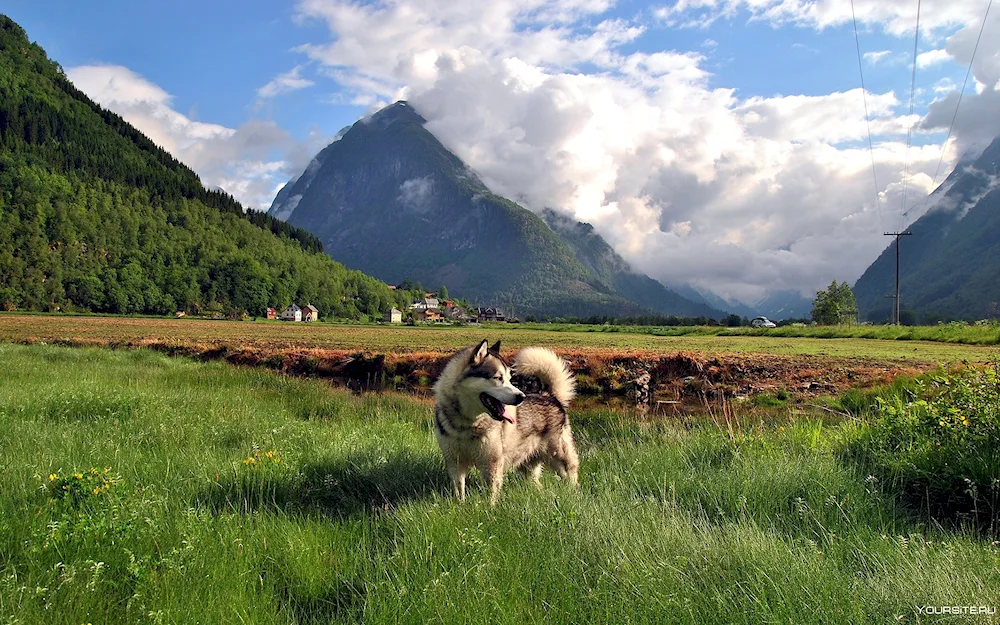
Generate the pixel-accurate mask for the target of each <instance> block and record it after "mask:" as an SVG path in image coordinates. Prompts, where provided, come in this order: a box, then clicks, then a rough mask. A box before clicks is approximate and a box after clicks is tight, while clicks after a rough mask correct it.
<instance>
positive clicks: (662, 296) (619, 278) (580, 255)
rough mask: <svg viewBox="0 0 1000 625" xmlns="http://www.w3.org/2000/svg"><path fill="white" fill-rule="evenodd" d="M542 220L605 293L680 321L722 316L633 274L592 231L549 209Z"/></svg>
mask: <svg viewBox="0 0 1000 625" xmlns="http://www.w3.org/2000/svg"><path fill="white" fill-rule="evenodd" d="M541 217H542V220H543V221H545V223H546V225H548V226H549V228H551V229H552V231H553V232H555V233H556V235H558V236H559V238H560V239H562V240H563V242H565V243H566V244H567V245H569V247H570V249H572V250H573V253H574V255H575V256H576V259H577V260H578V261H580V263H581V264H582V265H583V266H584V267H586V268H587V270H588V271H589V272H590V274H591V275H592V276H593V280H594V281H595V282H596V283H597V284H598V285H600V287H601V288H603V289H604V290H606V291H608V292H612V293H617V294H619V295H620V296H622V297H624V298H625V299H627V300H630V301H632V302H635V303H636V304H638V305H639V306H642V307H643V308H647V309H649V310H652V311H656V312H661V313H666V314H672V315H677V316H683V317H702V316H704V317H714V318H719V317H722V316H724V314H725V313H723V311H722V310H719V309H718V308H713V307H712V306H711V305H709V304H708V303H707V302H705V301H704V300H703V299H701V298H699V299H690V298H687V297H684V296H682V295H680V294H679V293H677V292H675V291H674V290H672V289H668V288H667V287H665V286H664V285H663V284H661V283H659V282H657V281H656V280H654V279H652V278H650V277H649V276H647V275H645V274H640V273H637V272H635V271H633V270H632V267H631V266H630V265H629V264H628V262H627V261H626V260H625V259H624V258H622V257H621V256H620V255H619V254H618V253H617V252H615V250H614V249H613V248H612V247H611V246H610V245H608V243H607V241H605V240H604V238H603V237H601V235H599V234H597V231H595V230H594V227H593V226H592V225H590V224H588V223H583V222H580V221H576V220H575V219H572V218H571V217H568V216H566V215H564V214H561V213H557V212H556V211H554V210H552V209H545V210H544V211H542V215H541Z"/></svg>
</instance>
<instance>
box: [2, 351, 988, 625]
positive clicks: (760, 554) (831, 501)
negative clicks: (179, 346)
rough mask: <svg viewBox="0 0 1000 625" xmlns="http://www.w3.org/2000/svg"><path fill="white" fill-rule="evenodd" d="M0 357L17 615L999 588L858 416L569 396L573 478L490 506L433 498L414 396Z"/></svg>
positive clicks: (5, 571) (559, 607)
mask: <svg viewBox="0 0 1000 625" xmlns="http://www.w3.org/2000/svg"><path fill="white" fill-rule="evenodd" d="M0 359H2V360H3V361H4V364H5V366H4V371H3V374H2V376H3V377H2V378H0V387H2V388H0V449H2V450H3V462H2V463H0V492H2V493H3V497H2V498H0V615H4V616H3V617H0V618H4V619H8V620H6V621H4V622H11V621H12V622H25V623H72V624H74V625H78V624H79V623H86V622H93V623H98V622H100V623H111V622H165V623H166V622H169V623H188V622H203V623H204V622H253V623H289V622H292V623H323V622H356V621H365V622H398V621H403V622H428V621H443V622H468V621H469V620H476V621H478V622H497V623H524V622H538V623H546V622H551V623H562V622H581V623H583V622H632V623H641V622H650V623H653V622H656V623H660V622H665V621H670V622H682V623H683V622H690V623H701V622H706V621H712V622H718V623H761V622H837V623H849V622H855V623H871V622H899V621H901V622H916V621H917V620H918V616H919V615H917V606H923V605H992V606H996V605H1000V590H998V589H1000V572H998V568H997V563H998V561H1000V549H998V547H997V545H996V544H995V543H992V542H990V539H989V538H988V537H986V536H983V535H977V534H976V533H974V532H969V531H965V530H956V529H945V528H944V527H942V526H939V525H938V524H937V523H936V522H934V521H932V520H931V518H929V517H926V516H922V514H921V513H920V512H919V511H918V512H913V511H909V512H908V511H906V510H905V509H904V508H903V507H902V506H901V505H899V504H897V503H895V502H896V501H897V499H896V498H895V497H894V496H893V493H892V492H891V491H890V489H889V488H888V481H887V480H886V481H883V480H877V479H874V478H872V479H866V478H867V474H866V472H865V471H864V470H861V469H860V468H859V466H858V465H856V464H853V463H852V462H851V461H848V460H845V458H844V456H843V454H842V453H840V450H841V449H843V448H844V445H845V441H846V440H847V438H850V437H851V436H855V435H856V431H855V430H854V429H853V427H852V426H848V427H845V426H844V425H843V424H840V425H838V424H833V423H822V422H819V421H800V422H793V421H790V420H786V419H778V420H777V421H773V422H769V423H754V422H753V419H752V417H751V416H748V415H746V414H744V415H741V414H738V413H737V414H734V415H731V420H730V423H731V424H732V426H733V427H732V429H730V427H728V426H722V427H719V426H716V425H715V424H714V423H712V422H709V421H706V422H705V423H704V424H702V425H696V426H695V427H694V428H693V429H691V430H687V429H685V428H683V427H680V426H679V425H678V424H676V423H674V422H671V421H666V420H658V421H653V422H644V421H641V420H638V419H635V418H632V417H630V416H629V415H623V414H620V413H612V412H608V411H601V410H597V411H586V412H579V411H576V412H572V413H571V419H572V420H573V422H574V424H575V432H576V436H577V439H578V443H579V447H580V449H581V455H582V458H583V468H582V471H581V478H582V485H581V488H580V489H579V491H572V490H571V489H569V488H568V487H567V486H566V485H564V484H562V483H560V482H559V481H558V480H557V479H555V478H554V477H552V476H551V475H547V476H546V478H545V479H544V489H543V490H542V491H541V492H539V491H536V490H535V489H534V488H533V487H531V486H530V485H529V484H528V483H526V481H525V480H521V479H513V480H511V481H509V483H508V485H507V487H506V489H505V491H504V495H503V497H502V500H501V503H500V504H499V505H498V506H497V507H496V508H495V509H491V508H490V507H489V506H488V505H487V502H486V501H485V498H484V497H483V494H482V492H481V490H479V489H478V488H473V496H472V497H471V500H470V501H469V502H467V503H466V504H465V505H459V504H457V503H455V502H454V501H453V500H452V499H451V498H450V497H448V496H446V495H444V494H443V493H444V492H445V490H446V483H445V482H446V480H445V474H444V469H443V466H442V463H441V461H440V458H439V452H438V451H437V450H436V446H435V444H434V441H433V437H432V434H431V432H430V429H429V426H428V422H429V414H430V407H429V405H427V404H426V403H419V402H417V401H414V400H412V399H409V398H405V397H401V396H393V395H387V396H386V395H383V396H367V397H353V396H350V395H348V394H346V393H344V392H341V391H337V390H333V389H330V388H329V387H327V386H325V385H324V384H322V383H319V382H316V381H312V380H301V379H292V378H288V377H281V376H276V375H274V374H271V373H268V372H265V371H261V370H251V369H241V368H235V367H231V366H228V365H224V364H220V363H210V364H203V363H195V362H193V361H190V360H186V359H171V358H168V357H166V356H162V355H159V354H155V353H151V352H148V351H129V352H109V351H104V350H95V349H81V350H70V349H66V348H58V347H50V346H33V347H24V346H12V345H0ZM727 414H729V413H727ZM852 432H854V433H853V434H852ZM92 468H93V469H94V471H93V472H91V469H92ZM946 526H947V524H946ZM921 618H924V619H926V617H921ZM976 618H977V620H976V622H987V619H983V618H981V617H976Z"/></svg>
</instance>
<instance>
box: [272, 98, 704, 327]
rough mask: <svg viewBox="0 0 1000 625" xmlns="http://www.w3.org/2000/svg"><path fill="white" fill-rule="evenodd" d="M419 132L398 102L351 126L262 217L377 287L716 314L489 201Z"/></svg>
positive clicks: (579, 307) (574, 311)
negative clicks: (296, 231) (281, 220)
mask: <svg viewBox="0 0 1000 625" xmlns="http://www.w3.org/2000/svg"><path fill="white" fill-rule="evenodd" d="M425 123H426V121H425V120H424V118H423V117H422V116H420V114H419V113H418V112H417V111H416V110H415V109H414V108H413V107H412V106H410V105H409V103H407V102H404V101H400V102H396V103H394V104H391V105H389V106H387V107H385V108H384V109H382V110H380V111H378V112H376V113H375V114H373V115H371V116H369V117H366V118H364V119H362V120H360V121H358V122H356V123H355V124H354V125H352V126H351V127H350V129H349V130H347V132H345V133H343V135H342V136H341V137H340V138H339V139H338V140H336V141H334V142H333V143H331V144H330V145H328V146H327V147H326V148H324V149H323V150H322V151H321V152H320V153H319V154H317V156H316V158H315V159H313V162H312V163H311V164H310V168H315V169H314V171H313V172H312V173H311V175H308V176H307V175H306V174H308V173H310V172H309V169H307V171H306V172H303V176H299V177H298V178H296V179H293V180H291V181H289V183H288V184H287V185H285V187H283V188H282V190H281V192H280V193H279V194H278V196H277V197H276V198H275V201H274V202H273V203H272V206H271V208H270V210H269V211H268V212H269V214H271V215H272V216H287V219H288V221H289V223H291V224H293V225H296V226H298V227H302V228H305V229H307V230H309V231H310V232H312V233H313V234H315V235H316V236H318V237H319V238H320V239H321V240H322V242H323V245H324V247H325V249H326V250H327V252H328V253H329V254H330V255H331V256H333V257H334V258H336V259H338V260H340V261H342V262H344V263H345V264H346V265H348V266H350V267H355V268H358V269H360V270H363V271H365V272H366V273H370V274H372V275H375V276H376V277H379V278H380V279H382V280H386V281H389V282H398V281H401V280H403V279H404V278H410V279H414V280H417V281H420V282H422V283H424V284H427V285H437V284H443V285H445V286H447V287H448V289H449V291H450V292H452V293H455V294H461V296H462V297H466V298H468V299H472V300H475V301H478V302H482V303H484V304H490V305H501V306H506V307H510V306H513V307H514V308H515V310H519V311H521V312H524V313H525V314H539V315H541V314H552V315H564V316H565V315H575V316H591V315H612V316H628V315H640V314H648V313H650V312H658V313H660V314H676V315H678V316H711V317H715V316H720V315H721V311H718V310H715V309H713V308H711V307H710V306H707V305H704V304H699V303H696V302H691V301H689V300H686V299H684V298H682V297H681V296H680V295H677V294H676V293H673V292H672V291H670V290H669V289H668V288H667V287H665V286H663V285H662V284H660V283H658V282H656V281H654V280H652V279H651V278H649V277H648V276H642V275H641V274H637V273H635V272H633V271H632V269H631V267H629V266H628V264H627V263H625V261H624V260H623V259H621V257H620V256H618V255H617V254H615V253H614V251H613V250H612V249H611V248H610V246H608V245H607V243H606V242H604V241H603V239H600V237H599V235H597V234H596V233H595V232H593V229H592V227H591V226H589V225H587V224H579V222H574V223H572V224H571V223H564V222H563V221H559V222H558V223H560V224H562V226H563V227H562V229H563V234H562V235H560V234H559V233H558V232H557V231H556V229H553V227H552V226H551V224H549V223H546V219H545V215H541V216H540V215H537V214H535V213H533V212H531V211H529V210H527V209H525V208H524V207H522V206H520V205H518V204H517V203H515V202H513V201H511V200H509V199H507V198H504V197H501V196H498V195H496V194H494V193H492V192H491V191H490V190H489V188H487V186H486V185H485V184H484V183H483V182H482V181H481V180H480V179H479V177H478V176H477V175H476V173H475V172H474V171H472V170H471V169H470V168H469V167H468V166H467V165H466V164H465V163H464V162H462V161H461V159H459V158H458V157H457V156H455V155H454V154H453V153H452V152H450V151H449V150H448V149H447V148H445V147H444V146H443V145H442V144H441V143H440V141H438V140H437V138H436V137H434V136H433V134H431V133H430V132H429V131H427V130H426V128H424V124H425ZM546 214H548V215H549V218H550V219H555V218H554V217H552V215H557V213H555V212H554V211H552V212H551V214H550V213H546ZM388 224H392V227H391V228H388V227H387V225H388ZM588 229H589V230H588ZM567 233H568V234H569V237H568V238H567V236H566V234H567ZM595 237H596V238H595ZM570 240H572V243H571V242H570ZM598 240H599V242H598ZM608 251H610V253H611V255H608ZM623 290H624V292H622V291H623ZM637 295H641V296H642V297H641V298H639V299H643V301H641V302H638V301H635V300H634V299H632V298H633V297H637Z"/></svg>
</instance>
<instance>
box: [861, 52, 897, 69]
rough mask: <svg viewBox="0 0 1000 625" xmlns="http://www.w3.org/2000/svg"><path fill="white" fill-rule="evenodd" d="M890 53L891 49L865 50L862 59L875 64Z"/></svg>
mask: <svg viewBox="0 0 1000 625" xmlns="http://www.w3.org/2000/svg"><path fill="white" fill-rule="evenodd" d="M891 54H892V51H891V50H879V51H878V52H865V54H864V59H865V60H866V61H868V63H869V64H870V65H877V64H878V63H880V62H882V61H883V60H885V59H887V58H889V56H890V55H891Z"/></svg>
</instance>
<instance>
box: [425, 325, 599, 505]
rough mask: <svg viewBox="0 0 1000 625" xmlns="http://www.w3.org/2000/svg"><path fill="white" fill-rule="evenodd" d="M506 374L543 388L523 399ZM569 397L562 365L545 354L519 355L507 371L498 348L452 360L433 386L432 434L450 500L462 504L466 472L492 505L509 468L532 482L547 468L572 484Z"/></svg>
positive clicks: (574, 464)
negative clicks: (479, 479) (479, 480)
mask: <svg viewBox="0 0 1000 625" xmlns="http://www.w3.org/2000/svg"><path fill="white" fill-rule="evenodd" d="M512 373H516V374H518V375H523V376H535V377H537V378H539V379H540V380H541V381H542V384H543V386H544V387H545V388H544V390H542V392H540V393H532V394H528V395H525V394H524V393H522V392H521V391H520V390H518V389H517V388H515V387H514V386H513V385H512V384H511V382H510V378H511V375H512ZM575 393H576V381H575V380H574V378H573V376H572V374H571V373H570V372H569V367H568V365H567V364H566V362H565V361H563V360H562V359H561V358H560V357H559V356H557V355H556V354H555V353H553V352H552V351H550V350H547V349H543V348H540V347H528V348H525V349H522V350H521V351H520V352H519V353H518V354H517V357H516V358H515V359H514V364H513V368H512V367H510V366H508V364H507V363H506V362H505V361H504V359H503V358H501V356H500V342H499V341H497V343H496V344H494V345H493V346H492V347H489V348H487V342H486V341H483V342H482V343H480V344H479V345H473V346H471V347H467V348H465V349H463V350H462V351H460V352H458V353H457V354H456V355H455V356H453V357H452V358H451V360H449V361H448V364H447V365H446V366H445V368H444V371H443V372H442V373H441V376H440V377H439V378H438V380H437V382H436V383H435V384H434V398H435V401H436V405H435V407H434V434H435V436H436V437H437V441H438V445H440V447H441V452H442V453H443V454H444V461H445V465H446V466H447V468H448V474H449V475H450V476H451V484H452V490H453V491H454V493H455V495H456V496H457V497H458V498H459V499H460V500H464V499H465V479H466V477H467V476H468V474H469V471H470V470H471V469H472V467H476V468H478V469H479V472H480V474H482V476H483V479H484V480H485V481H486V483H487V484H488V485H489V487H490V501H491V503H494V504H495V503H496V501H497V498H498V497H499V496H500V489H501V487H502V486H503V478H504V473H505V472H507V471H509V470H511V469H517V468H521V469H524V470H526V471H528V472H529V473H531V475H532V477H533V478H534V480H535V482H536V483H538V482H539V478H540V476H541V472H542V467H543V465H548V466H549V467H550V468H552V469H553V470H555V471H556V472H557V473H558V474H559V475H561V476H563V477H566V478H568V479H569V480H570V482H572V483H573V484H574V485H575V484H576V483H577V479H578V474H579V469H580V460H579V457H578V456H577V453H576V446H575V445H574V444H573V433H572V432H571V431H570V427H569V420H568V419H567V417H566V407H567V406H568V405H569V402H570V400H571V399H572V398H573V396H574V395H575Z"/></svg>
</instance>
